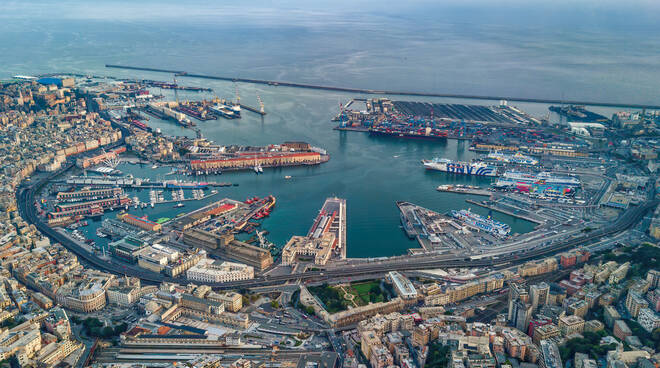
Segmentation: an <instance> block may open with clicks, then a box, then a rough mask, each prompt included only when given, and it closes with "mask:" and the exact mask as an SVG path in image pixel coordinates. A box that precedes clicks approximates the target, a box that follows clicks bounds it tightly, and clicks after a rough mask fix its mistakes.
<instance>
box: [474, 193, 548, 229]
mask: <svg viewBox="0 0 660 368" xmlns="http://www.w3.org/2000/svg"><path fill="white" fill-rule="evenodd" d="M465 202H467V203H471V204H475V205H477V206H479V207H483V208H488V209H489V210H493V211H497V212H500V213H503V214H505V215H509V216H513V217H516V218H519V219H523V220H527V221H529V222H533V223H535V224H538V225H540V224H542V223H543V221H541V220H539V219H535V218H533V217H529V216H525V215H521V214H519V213H516V212H513V211H509V210H505V209H503V208H499V207H497V206H494V205H489V204H486V203H483V202H478V201H474V200H472V199H466V200H465Z"/></svg>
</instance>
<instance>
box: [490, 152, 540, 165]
mask: <svg viewBox="0 0 660 368" xmlns="http://www.w3.org/2000/svg"><path fill="white" fill-rule="evenodd" d="M486 157H487V158H488V159H490V160H495V161H501V162H505V163H507V164H520V165H538V163H539V160H537V159H535V158H534V157H530V156H525V155H523V154H522V153H520V152H518V153H516V154H513V155H510V154H507V153H502V152H499V151H495V152H491V153H489V154H488V156H486Z"/></svg>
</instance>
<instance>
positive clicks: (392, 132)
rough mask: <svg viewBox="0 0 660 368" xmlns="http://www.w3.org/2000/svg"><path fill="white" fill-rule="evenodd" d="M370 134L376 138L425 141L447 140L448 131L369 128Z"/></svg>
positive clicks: (411, 128)
mask: <svg viewBox="0 0 660 368" xmlns="http://www.w3.org/2000/svg"><path fill="white" fill-rule="evenodd" d="M369 134H370V135H374V136H388V137H396V138H411V139H425V140H440V139H447V132H446V131H444V130H438V129H431V128H420V129H415V128H413V127H373V128H369Z"/></svg>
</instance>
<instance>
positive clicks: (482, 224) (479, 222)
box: [451, 209, 511, 238]
mask: <svg viewBox="0 0 660 368" xmlns="http://www.w3.org/2000/svg"><path fill="white" fill-rule="evenodd" d="M451 215H452V217H454V218H456V219H458V220H461V221H463V222H464V223H466V224H467V225H469V226H471V227H474V228H476V229H479V230H483V231H486V232H487V233H489V234H492V235H495V236H497V237H500V238H506V237H507V236H509V233H510V232H511V227H509V225H507V224H505V223H502V222H499V221H495V220H493V219H492V218H490V216H489V217H483V216H481V215H477V214H476V213H472V212H471V211H470V210H469V209H468V210H459V211H456V210H452V211H451Z"/></svg>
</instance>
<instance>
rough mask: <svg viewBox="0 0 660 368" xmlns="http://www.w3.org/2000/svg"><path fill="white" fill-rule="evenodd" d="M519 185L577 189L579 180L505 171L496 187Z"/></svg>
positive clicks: (545, 172)
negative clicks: (558, 186)
mask: <svg viewBox="0 0 660 368" xmlns="http://www.w3.org/2000/svg"><path fill="white" fill-rule="evenodd" d="M521 184H527V185H529V184H548V185H560V186H568V187H579V186H580V179H578V178H576V177H574V176H563V175H555V174H553V173H551V172H547V171H544V172H540V173H524V172H520V171H507V172H505V173H504V174H502V176H501V177H500V178H499V179H498V180H497V182H496V183H495V186H497V187H515V186H517V185H521Z"/></svg>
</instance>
